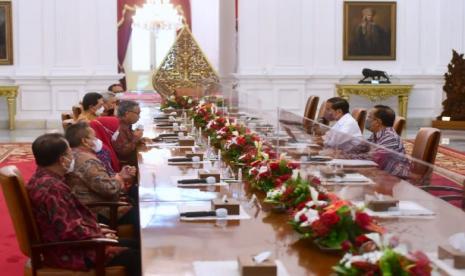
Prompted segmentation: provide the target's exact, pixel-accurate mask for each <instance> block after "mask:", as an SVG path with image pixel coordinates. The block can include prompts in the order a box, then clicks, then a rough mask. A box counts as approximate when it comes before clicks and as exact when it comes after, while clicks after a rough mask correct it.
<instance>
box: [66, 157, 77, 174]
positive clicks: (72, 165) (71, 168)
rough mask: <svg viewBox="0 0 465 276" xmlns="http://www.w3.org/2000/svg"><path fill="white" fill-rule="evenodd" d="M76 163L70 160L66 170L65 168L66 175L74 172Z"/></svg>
mask: <svg viewBox="0 0 465 276" xmlns="http://www.w3.org/2000/svg"><path fill="white" fill-rule="evenodd" d="M75 163H76V161H75V160H74V158H73V159H71V163H69V166H68V168H66V173H72V172H73V171H74V164H75Z"/></svg>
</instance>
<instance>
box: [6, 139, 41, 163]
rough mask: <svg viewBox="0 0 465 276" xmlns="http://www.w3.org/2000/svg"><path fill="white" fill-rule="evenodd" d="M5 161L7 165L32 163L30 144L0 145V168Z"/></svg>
mask: <svg viewBox="0 0 465 276" xmlns="http://www.w3.org/2000/svg"><path fill="white" fill-rule="evenodd" d="M7 159H8V160H7ZM6 161H8V163H9V164H14V163H20V162H26V161H34V156H33V155H32V148H31V143H0V166H2V165H3V164H1V163H4V162H6Z"/></svg>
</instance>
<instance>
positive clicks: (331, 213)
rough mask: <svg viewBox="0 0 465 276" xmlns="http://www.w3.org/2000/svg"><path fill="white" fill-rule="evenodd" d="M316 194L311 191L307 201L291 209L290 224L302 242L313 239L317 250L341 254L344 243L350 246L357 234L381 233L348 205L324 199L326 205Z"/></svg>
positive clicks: (313, 190) (366, 215) (381, 229)
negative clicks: (320, 248)
mask: <svg viewBox="0 0 465 276" xmlns="http://www.w3.org/2000/svg"><path fill="white" fill-rule="evenodd" d="M319 194H320V193H319V192H318V191H316V190H315V189H312V190H311V193H310V195H311V199H310V200H309V201H307V202H306V203H304V204H301V205H300V206H298V207H297V208H296V209H295V211H294V214H293V217H292V220H291V225H292V226H293V227H294V229H295V230H296V231H297V232H299V233H300V234H302V235H303V237H304V238H311V239H314V240H315V242H316V244H317V245H318V246H320V247H322V248H326V249H338V250H343V249H344V247H345V244H346V243H348V242H351V243H354V242H355V239H356V237H358V236H360V235H361V234H365V233H371V232H383V231H384V229H383V228H381V227H380V226H379V225H378V224H377V223H376V222H375V221H374V220H373V219H372V218H371V217H370V216H369V215H368V214H366V213H365V212H363V211H362V210H360V209H357V208H356V207H355V206H353V205H352V204H351V203H350V202H348V201H345V200H342V199H339V198H337V197H336V196H327V197H328V199H329V200H328V201H326V200H321V196H320V195H319Z"/></svg>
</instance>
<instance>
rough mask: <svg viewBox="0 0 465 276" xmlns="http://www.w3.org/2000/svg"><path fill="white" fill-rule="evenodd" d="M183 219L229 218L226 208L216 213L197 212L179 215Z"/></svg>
mask: <svg viewBox="0 0 465 276" xmlns="http://www.w3.org/2000/svg"><path fill="white" fill-rule="evenodd" d="M179 215H180V216H181V217H186V218H199V217H218V218H225V217H227V216H228V210H226V209H225V208H219V209H216V210H215V211H196V212H184V213H180V214H179Z"/></svg>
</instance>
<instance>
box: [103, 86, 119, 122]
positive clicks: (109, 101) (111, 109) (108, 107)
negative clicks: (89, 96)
mask: <svg viewBox="0 0 465 276" xmlns="http://www.w3.org/2000/svg"><path fill="white" fill-rule="evenodd" d="M100 94H101V95H102V97H103V108H104V111H103V113H102V115H101V116H115V108H116V104H117V102H118V99H117V98H116V95H115V93H113V92H108V91H105V92H102V93H100Z"/></svg>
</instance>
